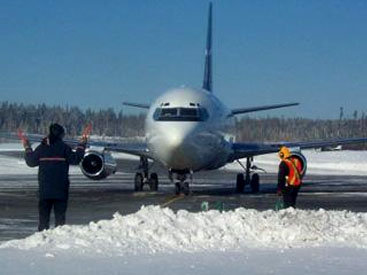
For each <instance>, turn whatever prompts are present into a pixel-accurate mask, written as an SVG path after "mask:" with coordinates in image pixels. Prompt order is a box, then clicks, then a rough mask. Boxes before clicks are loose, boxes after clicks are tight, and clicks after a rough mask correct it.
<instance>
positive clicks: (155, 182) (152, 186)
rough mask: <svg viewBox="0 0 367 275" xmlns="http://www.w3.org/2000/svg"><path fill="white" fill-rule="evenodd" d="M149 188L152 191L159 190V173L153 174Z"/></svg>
mask: <svg viewBox="0 0 367 275" xmlns="http://www.w3.org/2000/svg"><path fill="white" fill-rule="evenodd" d="M149 188H150V190H151V191H157V190H158V175H157V173H152V174H151V175H150V179H149Z"/></svg>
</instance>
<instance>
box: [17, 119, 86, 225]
mask: <svg viewBox="0 0 367 275" xmlns="http://www.w3.org/2000/svg"><path fill="white" fill-rule="evenodd" d="M64 135H65V131H64V128H63V127H62V126H60V125H59V124H57V123H55V124H51V125H50V133H49V135H48V136H47V137H46V138H44V139H43V141H42V142H41V144H40V145H39V146H38V147H37V148H36V149H35V150H34V151H33V150H32V147H31V146H30V144H29V142H28V141H27V140H25V141H24V147H25V161H26V163H27V165H28V166H30V167H35V166H39V170H38V184H39V203H38V210H39V224H38V230H39V231H42V230H45V229H49V226H50V213H51V210H52V208H53V209H54V213H55V226H60V225H64V224H65V213H66V209H67V204H68V198H69V185H70V182H69V165H70V164H71V165H77V164H79V162H80V161H81V160H82V158H83V156H84V150H85V145H86V141H87V140H86V137H84V138H82V140H81V142H80V144H79V145H78V147H77V148H76V151H75V152H74V151H72V150H71V148H70V147H69V146H68V145H67V144H65V143H64V142H63V140H62V139H63V137H64Z"/></svg>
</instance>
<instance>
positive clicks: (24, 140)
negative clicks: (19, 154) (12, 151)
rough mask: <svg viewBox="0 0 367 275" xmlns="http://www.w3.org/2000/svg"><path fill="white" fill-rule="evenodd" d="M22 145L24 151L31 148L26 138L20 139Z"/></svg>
mask: <svg viewBox="0 0 367 275" xmlns="http://www.w3.org/2000/svg"><path fill="white" fill-rule="evenodd" d="M22 144H23V147H24V149H26V150H27V149H30V148H31V144H30V142H29V140H28V139H27V138H24V139H22Z"/></svg>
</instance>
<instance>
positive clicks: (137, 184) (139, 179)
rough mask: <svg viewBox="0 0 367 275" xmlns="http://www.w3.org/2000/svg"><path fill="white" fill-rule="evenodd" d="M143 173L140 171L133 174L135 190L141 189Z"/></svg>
mask: <svg viewBox="0 0 367 275" xmlns="http://www.w3.org/2000/svg"><path fill="white" fill-rule="evenodd" d="M143 180H144V178H143V175H142V174H141V173H136V174H135V179H134V189H135V191H137V192H139V191H143V185H144V184H143Z"/></svg>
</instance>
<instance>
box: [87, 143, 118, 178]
mask: <svg viewBox="0 0 367 275" xmlns="http://www.w3.org/2000/svg"><path fill="white" fill-rule="evenodd" d="M116 167H117V163H116V161H115V159H114V158H113V157H112V155H111V153H109V152H104V151H103V150H102V151H97V150H93V149H88V150H86V151H85V154H84V158H83V160H82V161H81V163H80V168H81V170H82V172H83V174H84V175H85V176H86V177H88V178H90V179H92V180H101V179H104V178H107V177H108V176H109V175H111V174H114V173H115V172H116Z"/></svg>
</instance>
